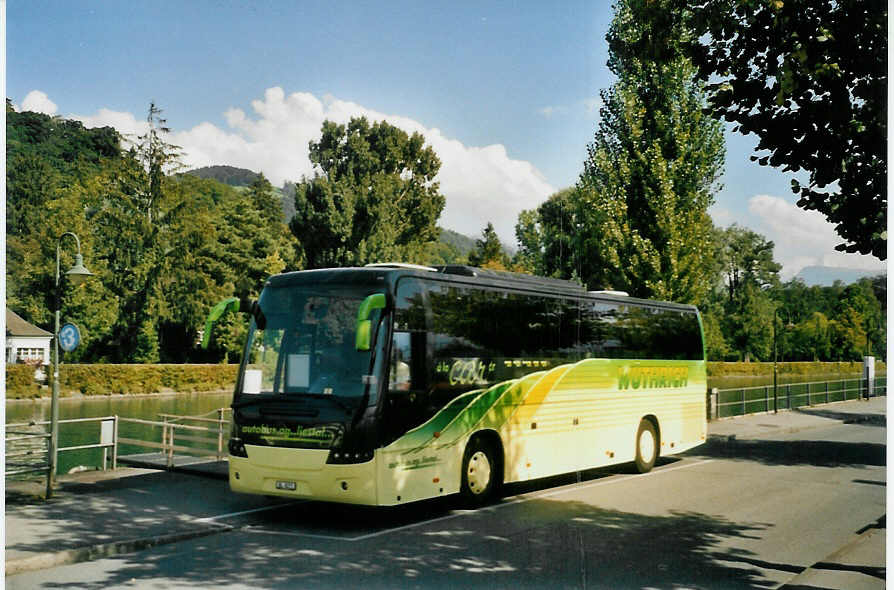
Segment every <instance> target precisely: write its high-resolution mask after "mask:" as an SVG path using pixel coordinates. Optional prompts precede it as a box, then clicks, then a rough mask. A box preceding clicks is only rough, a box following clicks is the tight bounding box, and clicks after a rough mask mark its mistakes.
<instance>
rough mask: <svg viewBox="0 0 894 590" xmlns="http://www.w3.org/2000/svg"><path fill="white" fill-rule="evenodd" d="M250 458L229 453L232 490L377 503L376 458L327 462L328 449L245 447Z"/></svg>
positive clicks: (357, 502) (327, 500) (336, 500)
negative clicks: (349, 461) (363, 461)
mask: <svg viewBox="0 0 894 590" xmlns="http://www.w3.org/2000/svg"><path fill="white" fill-rule="evenodd" d="M245 449H246V452H247V454H248V457H235V456H233V455H230V457H229V463H230V489H231V490H233V491H234V492H239V493H244V494H263V495H268V496H282V497H286V498H306V499H311V500H321V501H326V502H343V503H347V504H367V505H375V504H376V503H377V500H378V498H377V496H376V469H375V465H376V459H375V458H374V459H372V460H371V461H367V462H366V463H358V464H348V465H343V464H328V463H326V459H327V457H328V456H329V451H328V450H325V449H287V448H277V447H262V446H254V445H246V446H245Z"/></svg>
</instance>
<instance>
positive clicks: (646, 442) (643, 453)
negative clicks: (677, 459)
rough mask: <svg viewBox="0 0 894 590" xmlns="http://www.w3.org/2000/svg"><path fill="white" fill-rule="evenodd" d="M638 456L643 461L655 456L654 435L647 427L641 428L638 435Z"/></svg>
mask: <svg viewBox="0 0 894 590" xmlns="http://www.w3.org/2000/svg"><path fill="white" fill-rule="evenodd" d="M639 456H640V457H641V458H642V460H643V461H646V462H649V461H651V460H652V457H654V456H655V437H653V436H652V431H651V430H649V429H648V428H645V429H643V431H642V432H641V433H640V435H639Z"/></svg>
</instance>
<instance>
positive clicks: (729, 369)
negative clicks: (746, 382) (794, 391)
mask: <svg viewBox="0 0 894 590" xmlns="http://www.w3.org/2000/svg"><path fill="white" fill-rule="evenodd" d="M885 369H886V367H885V363H883V362H881V361H879V360H878V359H876V361H875V372H876V374H885V372H886V371H885ZM707 370H708V377H761V376H767V375H772V374H773V363H742V362H739V363H723V362H709V363H708V367H707ZM777 371H778V374H779V375H803V376H804V377H810V376H817V377H821V376H822V377H825V376H830V375H841V376H852V375H859V374H861V373H862V372H863V363H862V362H848V363H804V362H800V363H777Z"/></svg>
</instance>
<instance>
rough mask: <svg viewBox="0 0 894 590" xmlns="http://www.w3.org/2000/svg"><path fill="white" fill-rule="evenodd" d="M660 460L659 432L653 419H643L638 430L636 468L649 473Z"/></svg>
mask: <svg viewBox="0 0 894 590" xmlns="http://www.w3.org/2000/svg"><path fill="white" fill-rule="evenodd" d="M657 460H658V433H657V432H656V431H655V424H653V423H652V421H651V420H646V419H645V418H644V419H642V420H641V421H640V423H639V428H638V429H637V431H636V470H637V471H639V472H640V473H648V472H649V471H651V470H652V467H654V466H655V461H657Z"/></svg>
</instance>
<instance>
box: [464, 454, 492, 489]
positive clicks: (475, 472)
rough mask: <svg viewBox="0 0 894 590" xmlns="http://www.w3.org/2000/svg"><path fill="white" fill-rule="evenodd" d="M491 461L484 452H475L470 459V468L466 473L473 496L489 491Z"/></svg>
mask: <svg viewBox="0 0 894 590" xmlns="http://www.w3.org/2000/svg"><path fill="white" fill-rule="evenodd" d="M490 472H491V467H490V459H488V457H487V453H485V452H484V451H475V453H474V454H473V455H472V456H471V457H469V467H468V469H467V471H466V476H467V481H468V482H469V491H470V492H472V493H473V494H481V493H484V492H485V490H487V485H488V483H490Z"/></svg>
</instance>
